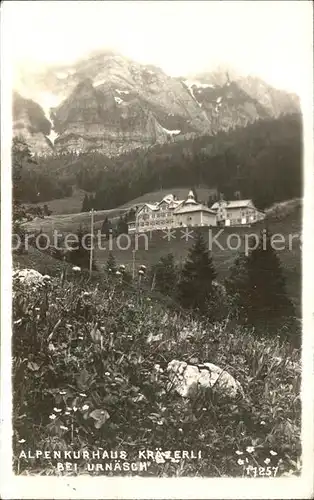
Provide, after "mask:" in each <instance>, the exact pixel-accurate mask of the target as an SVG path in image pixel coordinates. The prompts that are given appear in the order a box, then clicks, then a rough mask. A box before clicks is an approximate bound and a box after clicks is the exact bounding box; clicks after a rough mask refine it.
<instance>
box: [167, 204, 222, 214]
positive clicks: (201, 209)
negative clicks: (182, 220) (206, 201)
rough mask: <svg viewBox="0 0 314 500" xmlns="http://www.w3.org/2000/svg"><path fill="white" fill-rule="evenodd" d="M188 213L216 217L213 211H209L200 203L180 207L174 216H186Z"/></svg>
mask: <svg viewBox="0 0 314 500" xmlns="http://www.w3.org/2000/svg"><path fill="white" fill-rule="evenodd" d="M190 212H207V213H210V214H213V215H216V212H215V211H214V210H211V209H210V208H208V207H207V206H206V205H202V204H200V203H197V204H196V205H190V204H186V205H183V206H182V207H178V208H176V210H175V211H174V213H175V214H186V213H190Z"/></svg>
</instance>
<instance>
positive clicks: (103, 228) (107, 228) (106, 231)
mask: <svg viewBox="0 0 314 500" xmlns="http://www.w3.org/2000/svg"><path fill="white" fill-rule="evenodd" d="M111 229H112V226H111V222H110V220H109V219H108V217H107V216H106V217H105V220H104V222H103V224H102V226H101V233H102V234H104V235H106V238H109V234H110V230H111Z"/></svg>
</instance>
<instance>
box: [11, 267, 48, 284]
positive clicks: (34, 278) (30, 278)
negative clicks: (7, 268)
mask: <svg viewBox="0 0 314 500" xmlns="http://www.w3.org/2000/svg"><path fill="white" fill-rule="evenodd" d="M50 279H51V278H50V276H48V274H45V275H44V276H43V275H42V274H41V273H39V272H38V271H36V270H35V269H18V270H16V271H14V272H13V282H14V283H22V284H23V285H26V286H35V287H37V286H43V285H45V284H47V283H49V282H50Z"/></svg>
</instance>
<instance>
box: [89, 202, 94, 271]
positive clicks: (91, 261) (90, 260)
mask: <svg viewBox="0 0 314 500" xmlns="http://www.w3.org/2000/svg"><path fill="white" fill-rule="evenodd" d="M90 213H91V223H90V226H91V227H90V234H91V241H90V254H89V277H90V278H91V277H92V269H93V250H94V209H93V208H92V209H91V212H90Z"/></svg>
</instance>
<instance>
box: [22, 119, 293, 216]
mask: <svg viewBox="0 0 314 500" xmlns="http://www.w3.org/2000/svg"><path fill="white" fill-rule="evenodd" d="M301 152H302V123H301V118H300V116H299V115H297V114H292V115H285V116H281V117H279V118H277V119H273V118H272V119H267V120H259V121H256V122H255V123H253V124H249V125H247V126H246V127H239V128H236V129H234V130H231V131H228V132H222V131H221V132H218V133H217V134H215V135H212V136H202V137H196V138H190V139H186V140H183V141H180V142H174V143H168V144H158V145H155V146H151V147H147V148H143V149H136V150H133V151H131V152H129V153H125V154H123V155H120V156H119V157H116V158H108V157H106V156H105V155H103V154H101V153H98V152H90V153H82V154H75V155H74V154H72V153H71V154H58V155H54V156H50V157H34V159H35V160H36V162H37V166H34V165H32V166H28V167H27V169H26V171H25V173H24V174H23V179H22V183H21V188H22V197H23V200H24V201H31V202H34V201H45V200H49V199H53V198H57V197H63V196H69V195H70V194H71V190H72V187H73V186H76V187H78V188H80V189H83V190H85V191H86V192H88V193H93V194H92V195H91V194H89V196H92V205H93V208H95V209H97V210H101V209H103V210H105V209H111V208H116V207H117V206H119V205H122V204H124V203H126V202H128V201H130V200H132V199H134V198H137V197H138V196H141V195H143V194H145V193H147V192H150V191H155V190H157V189H171V188H172V187H178V184H180V187H187V188H189V187H190V186H200V185H202V186H207V187H209V188H216V189H217V191H219V192H222V193H224V195H225V197H226V198H233V197H234V193H235V192H237V191H240V192H241V194H242V196H243V197H244V198H252V199H253V201H254V202H255V204H256V205H257V206H258V207H259V208H261V209H263V208H265V207H266V206H269V205H271V204H272V203H274V202H278V201H282V200H286V199H289V198H293V197H299V196H301V193H302V161H301ZM38 193H39V194H38Z"/></svg>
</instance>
